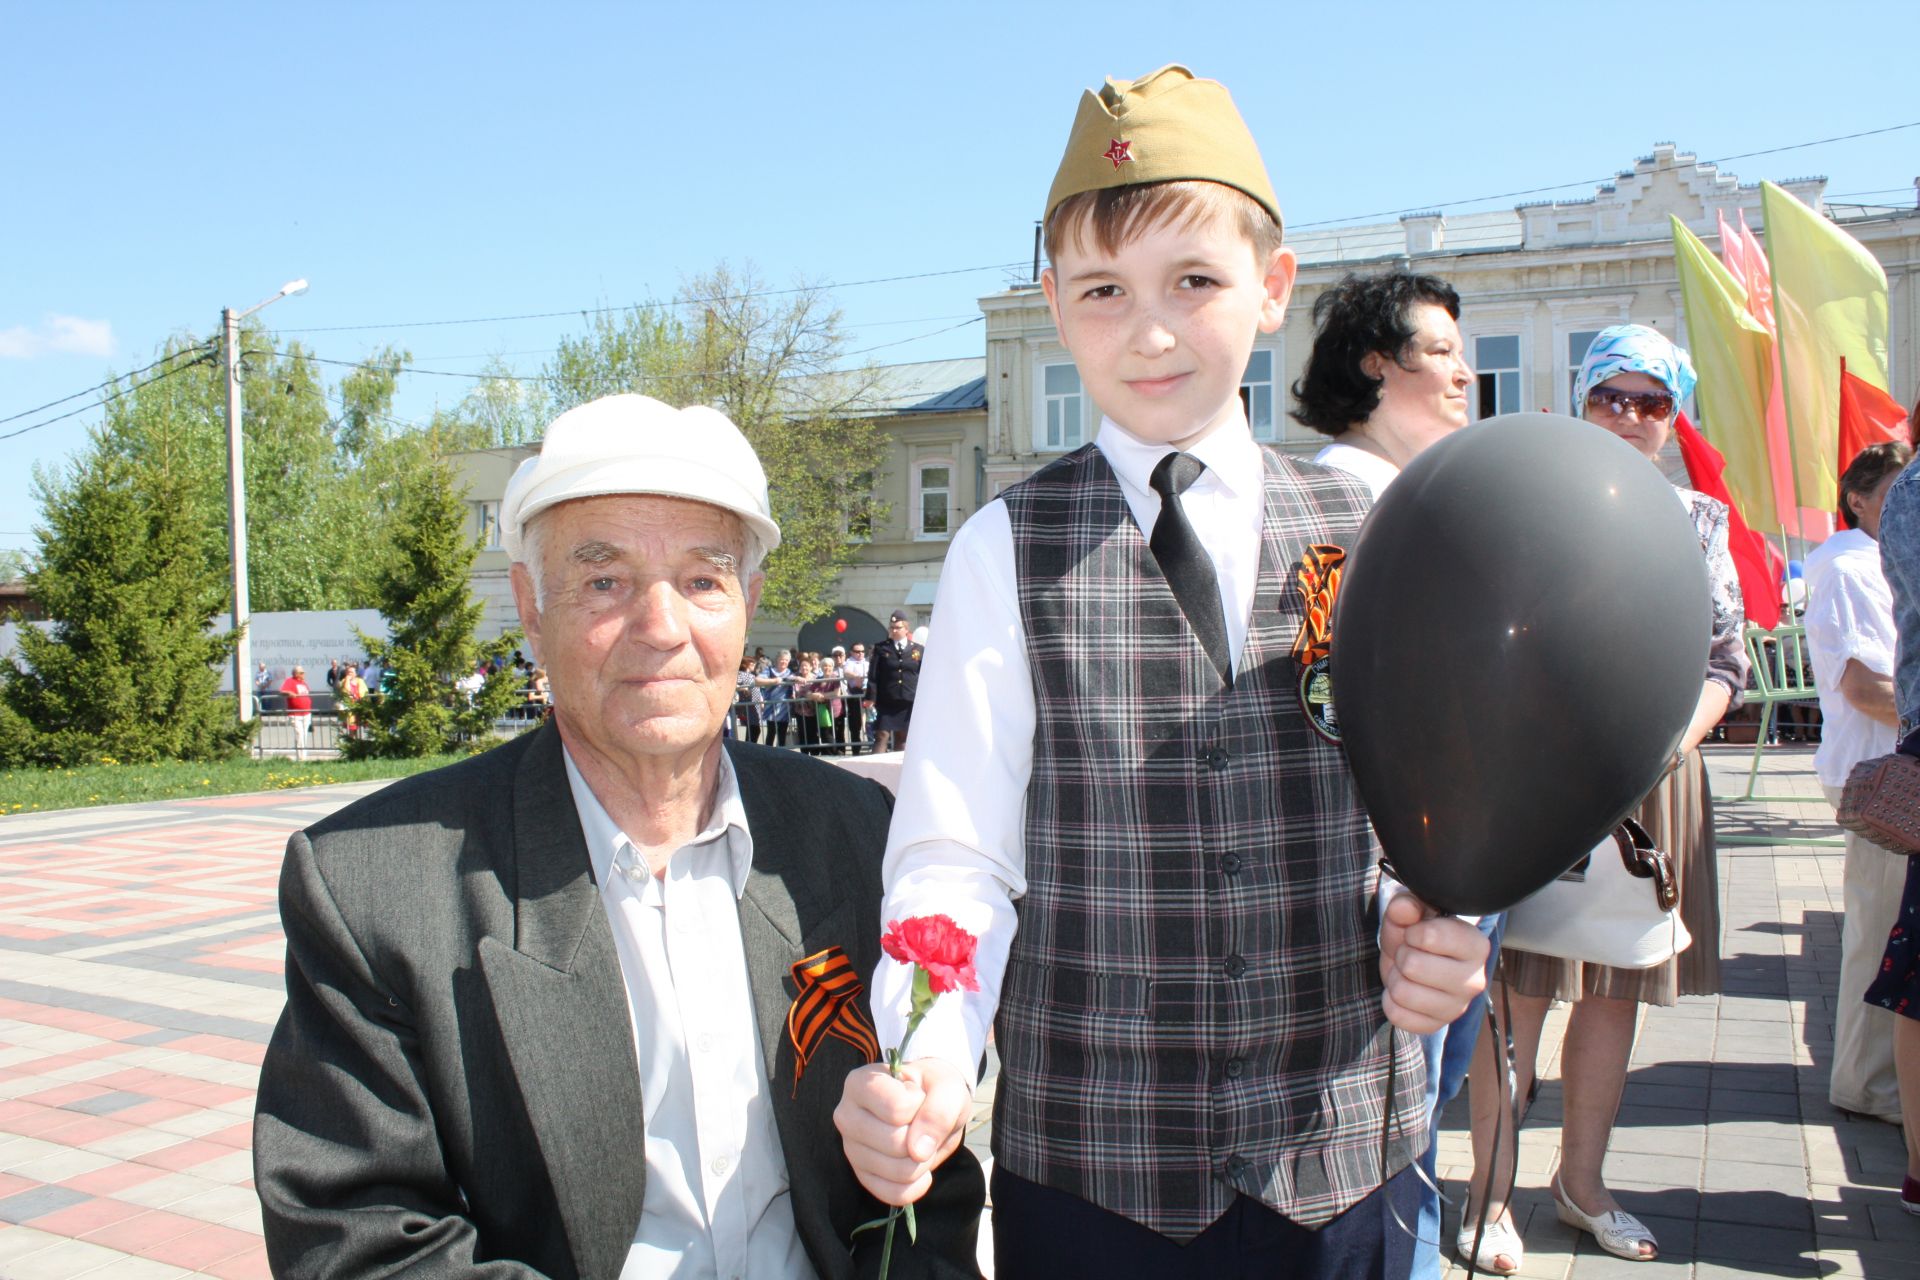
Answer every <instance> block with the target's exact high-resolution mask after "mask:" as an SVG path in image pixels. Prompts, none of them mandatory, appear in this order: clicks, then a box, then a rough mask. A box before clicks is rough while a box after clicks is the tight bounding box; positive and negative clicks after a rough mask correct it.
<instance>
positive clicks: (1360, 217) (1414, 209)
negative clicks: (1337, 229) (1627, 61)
mask: <svg viewBox="0 0 1920 1280" xmlns="http://www.w3.org/2000/svg"><path fill="white" fill-rule="evenodd" d="M1902 129H1920V120H1911V121H1908V122H1907V123H1906V124H1890V125H1887V126H1886V127H1885V128H1882V129H1862V130H1861V131H1860V132H1859V133H1843V134H1840V135H1839V136H1838V137H1833V138H1816V139H1814V140H1813V141H1812V142H1794V143H1790V144H1788V145H1787V146H1784V147H1767V148H1764V149H1762V150H1760V151H1742V152H1740V153H1739V154H1737V155H1731V156H1720V157H1718V158H1716V159H1713V160H1700V159H1697V158H1696V159H1694V160H1692V161H1690V162H1689V163H1688V165H1685V166H1683V165H1677V164H1674V165H1667V166H1665V167H1662V168H1658V169H1653V170H1650V172H1652V173H1673V172H1675V171H1677V170H1679V169H1681V168H1686V167H1691V166H1692V165H1705V164H1714V165H1719V164H1725V163H1727V162H1728V161H1729V160H1751V159H1753V158H1754V157H1755V156H1774V155H1779V154H1780V153H1781V152H1783V151H1802V150H1805V149H1806V148H1808V147H1822V146H1825V145H1827V144H1828V143H1830V142H1851V141H1853V140H1854V139H1855V138H1872V137H1877V136H1879V135H1880V134H1883V133H1898V132H1900V130H1902ZM1620 176H1621V175H1620V174H1618V173H1610V174H1608V175H1607V176H1606V177H1604V178H1584V179H1579V180H1576V181H1573V182H1557V183H1555V184H1554V185H1552V186H1550V187H1527V188H1525V189H1523V190H1520V191H1496V192H1494V193H1493V194H1491V195H1484V196H1470V197H1468V198H1467V199H1465V200H1443V201H1441V202H1439V203H1438V204H1433V203H1428V204H1414V205H1407V206H1406V207H1404V208H1400V209H1381V210H1378V211H1376V212H1374V213H1356V214H1352V215H1351V216H1349V217H1345V218H1323V219H1321V220H1320V221H1318V222H1296V223H1294V224H1293V229H1294V230H1296V231H1303V230H1305V229H1306V228H1308V227H1331V226H1334V225H1336V224H1338V223H1343V222H1361V221H1364V220H1366V219H1368V218H1391V217H1394V216H1396V215H1398V214H1403V213H1424V212H1425V211H1427V210H1429V209H1453V208H1458V207H1459V206H1460V205H1463V204H1482V203H1484V202H1486V201H1488V200H1511V199H1513V198H1514V197H1516V196H1536V195H1542V194H1544V193H1546V192H1548V191H1564V190H1565V189H1566V188H1568V187H1584V186H1599V185H1601V184H1603V183H1608V182H1612V181H1614V180H1615V179H1617V178H1619V177H1620Z"/></svg>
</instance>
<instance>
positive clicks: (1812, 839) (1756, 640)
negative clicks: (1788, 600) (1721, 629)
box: [1716, 624, 1845, 848]
mask: <svg viewBox="0 0 1920 1280" xmlns="http://www.w3.org/2000/svg"><path fill="white" fill-rule="evenodd" d="M1746 646H1747V662H1748V664H1749V665H1750V666H1751V667H1752V668H1753V687H1752V688H1750V689H1748V690H1747V694H1746V700H1747V702H1748V704H1749V705H1752V706H1757V707H1759V708H1760V726H1759V732H1758V733H1757V734H1756V735H1755V736H1754V739H1753V762H1752V763H1751V764H1750V765H1749V766H1748V767H1747V789H1746V791H1745V792H1744V793H1743V794H1741V795H1738V796H1731V797H1716V799H1718V800H1720V802H1721V803H1738V802H1740V801H1743V800H1750V801H1754V802H1756V803H1759V804H1822V805H1824V804H1825V803H1826V800H1825V798H1824V797H1819V796H1762V795H1756V794H1754V788H1755V787H1756V786H1757V785H1758V783H1759V779H1760V754H1761V753H1762V752H1763V751H1765V750H1766V749H1767V737H1768V735H1769V733H1771V731H1772V729H1773V723H1774V717H1773V712H1774V708H1775V707H1778V706H1780V705H1781V704H1783V703H1788V702H1802V703H1805V702H1811V703H1815V704H1818V702H1819V701H1820V693H1819V690H1817V689H1815V688H1814V685H1813V664H1812V662H1811V661H1810V659H1809V656H1808V653H1807V629H1806V628H1805V627H1804V626H1800V625H1798V624H1785V625H1782V626H1778V627H1775V628H1774V629H1773V630H1771V631H1768V630H1765V629H1764V628H1761V627H1755V626H1748V627H1747V629H1746ZM1777 839H1778V838H1777V837H1775V836H1746V835H1736V834H1730V833H1723V834H1722V835H1721V836H1720V837H1719V842H1720V843H1721V844H1723V845H1747V844H1752V845H1762V844H1773V843H1777ZM1793 843H1794V844H1804V845H1818V846H1822V847H1834V848H1838V847H1840V846H1842V845H1843V844H1844V843H1845V841H1844V840H1842V839H1840V838H1839V837H1837V836H1836V837H1822V836H1806V837H1800V838H1797V839H1795V840H1794V841H1793Z"/></svg>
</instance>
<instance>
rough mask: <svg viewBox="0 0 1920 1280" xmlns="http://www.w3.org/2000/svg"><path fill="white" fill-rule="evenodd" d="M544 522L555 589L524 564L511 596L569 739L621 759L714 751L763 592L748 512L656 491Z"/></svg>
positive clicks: (580, 507)
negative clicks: (749, 559)
mask: <svg viewBox="0 0 1920 1280" xmlns="http://www.w3.org/2000/svg"><path fill="white" fill-rule="evenodd" d="M536 520H537V536H536V537H535V539H534V540H533V545H534V549H535V553H536V554H538V555H539V557H540V561H541V570H542V579H543V580H542V582H541V586H542V588H543V591H542V595H543V596H544V599H540V600H536V599H535V591H534V583H533V580H532V575H531V574H529V573H528V571H527V568H526V566H524V565H515V566H514V568H513V594H514V601H515V603H516V604H517V605H518V606H519V610H520V623H521V626H522V627H524V628H525V630H526V633H527V639H528V640H529V641H531V642H532V648H533V649H534V651H535V652H537V653H539V654H540V655H541V656H542V657H543V658H545V659H546V662H547V670H548V673H549V678H550V681H551V684H552V686H553V704H554V715H555V716H556V717H557V718H558V720H559V721H560V727H561V729H562V730H563V731H564V732H565V734H566V735H567V741H568V745H569V746H570V747H575V749H576V750H578V749H579V747H584V748H586V749H588V750H591V751H594V752H596V753H598V754H600V755H602V756H604V757H609V758H611V759H612V760H613V761H616V762H617V761H618V760H619V759H620V758H622V757H631V756H635V755H647V756H662V755H665V756H673V755H680V754H684V753H686V752H689V751H695V750H704V749H705V748H706V747H707V746H708V745H709V744H711V743H712V742H714V741H715V740H716V738H717V736H718V734H719V732H720V725H721V722H722V721H723V720H724V719H725V717H726V712H727V707H728V704H730V703H731V702H732V701H733V696H734V684H735V681H734V664H735V663H736V662H737V661H738V660H739V655H740V651H741V648H742V647H743V646H744V645H745V643H746V638H747V625H748V623H749V622H751V621H752V618H753V611H754V608H755V606H756V605H757V604H758V603H759V599H760V575H759V574H757V573H756V574H753V575H752V576H751V577H748V576H746V575H745V573H744V562H745V559H746V555H747V535H746V530H745V528H744V527H743V526H742V525H741V522H740V520H739V519H738V518H737V517H736V516H734V515H733V514H732V513H730V512H726V511H722V510H720V509H719V508H718V507H712V506H708V505H707V504H706V503H703V502H690V501H687V500H685V499H682V498H664V497H657V496H650V495H621V496H616V497H603V498H581V499H577V500H575V501H572V502H563V503H561V504H560V505H559V506H557V507H554V508H552V509H550V510H548V511H545V512H542V513H541V514H540V515H539V516H538V517H536ZM576 742H577V743H578V744H579V745H578V747H576V746H575V744H576Z"/></svg>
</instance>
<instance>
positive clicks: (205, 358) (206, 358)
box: [0, 354, 213, 440]
mask: <svg viewBox="0 0 1920 1280" xmlns="http://www.w3.org/2000/svg"><path fill="white" fill-rule="evenodd" d="M168 358H169V359H171V358H172V357H168ZM212 359H213V357H212V355H211V354H203V355H201V356H200V357H199V358H197V359H194V360H189V361H188V362H187V363H185V364H182V365H175V366H174V367H173V368H171V369H169V370H167V371H166V372H165V373H156V374H154V375H153V376H152V377H151V378H148V379H147V380H146V381H145V382H141V383H137V384H135V385H133V386H129V387H125V388H122V389H121V390H119V391H116V392H114V393H113V394H112V395H110V396H102V397H100V400H99V402H98V403H97V404H83V405H81V406H80V407H79V408H78V409H70V410H68V411H67V412H66V413H62V414H58V415H56V416H54V417H51V418H48V419H46V420H45V421H42V422H36V423H34V424H32V425H31V426H26V427H21V428H20V429H19V430H18V431H9V432H7V433H6V434H5V435H0V440H11V439H13V438H14V437H15V436H23V435H25V434H27V432H29V431H38V430H39V429H40V428H42V427H50V426H52V425H53V424H54V423H56V422H65V421H66V420H67V419H68V418H73V417H78V416H79V415H80V414H83V413H85V412H87V410H89V409H96V408H99V407H100V406H101V405H109V404H112V403H113V402H114V401H115V400H118V399H120V398H121V397H122V396H130V395H132V394H133V393H134V392H136V391H138V390H140V389H141V388H142V387H150V386H152V385H153V384H154V383H156V382H165V381H166V380H167V379H168V378H172V377H176V376H177V375H179V374H182V373H185V372H186V371H187V370H189V369H191V368H193V367H194V366H195V365H197V364H206V363H208V362H210V361H211V360H212ZM154 363H155V364H163V363H165V362H164V361H155V362H154ZM147 368H149V369H151V368H153V365H148V366H147ZM127 376H128V377H132V376H133V375H132V374H128V375H127ZM102 385H105V386H111V385H112V383H104V384H102ZM94 389H95V390H99V388H98V387H96V388H94ZM80 394H81V395H85V394H86V392H84V391H83V392H81V393H80ZM66 399H67V400H71V399H73V397H72V396H68V397H66ZM54 403H55V404H62V403H65V401H63V400H56V401H54Z"/></svg>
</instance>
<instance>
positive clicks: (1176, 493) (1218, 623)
mask: <svg viewBox="0 0 1920 1280" xmlns="http://www.w3.org/2000/svg"><path fill="white" fill-rule="evenodd" d="M1206 469H1207V465H1206V464H1205V463H1204V462H1202V461H1200V459H1198V458H1196V457H1194V456H1193V455H1192V454H1190V453H1170V454H1168V455H1167V456H1166V457H1164V458H1162V459H1160V463H1159V465H1158V466H1156V467H1154V469H1153V479H1152V480H1151V481H1150V482H1149V483H1151V484H1152V485H1153V491H1154V492H1155V493H1157V494H1159V495H1160V518H1159V519H1158V520H1156V521H1154V523H1153V537H1152V539H1151V540H1150V541H1149V542H1148V544H1147V545H1148V546H1149V547H1151V548H1152V549H1153V558H1154V559H1155V560H1157V561H1159V562H1160V572H1161V573H1164V574H1165V575H1166V576H1167V585H1168V586H1170V587H1172V588H1173V598H1174V599H1176V600H1178V601H1179V602H1180V608H1181V610H1182V611H1183V612H1184V613H1185V614H1186V615H1187V622H1188V623H1189V624H1190V625H1191V626H1192V627H1193V631H1194V634H1195V635H1197V636H1199V637H1200V647H1201V648H1203V649H1205V650H1206V651H1207V656H1208V657H1209V658H1212V659H1213V665H1214V667H1215V668H1216V669H1218V670H1219V672H1220V678H1221V679H1222V680H1224V681H1225V682H1226V683H1228V684H1232V683H1233V655H1232V654H1231V653H1229V652H1228V651H1227V621H1226V613H1225V611H1223V610H1222V609H1221V608H1220V581H1219V578H1218V577H1217V576H1216V574H1215V573H1214V568H1213V561H1212V560H1211V559H1209V558H1208V556H1207V551H1206V548H1205V547H1203V546H1201V545H1200V535H1199V534H1197V533H1195V532H1194V531H1193V523H1192V522H1191V521H1190V520H1188V519H1187V513H1186V511H1185V510H1183V509H1182V508H1181V506H1180V495H1181V494H1183V493H1185V492H1186V491H1187V490H1188V489H1189V488H1191V487H1192V485H1193V482H1194V481H1195V480H1198V479H1199V478H1200V473H1201V472H1203V471H1205V470H1206Z"/></svg>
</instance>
